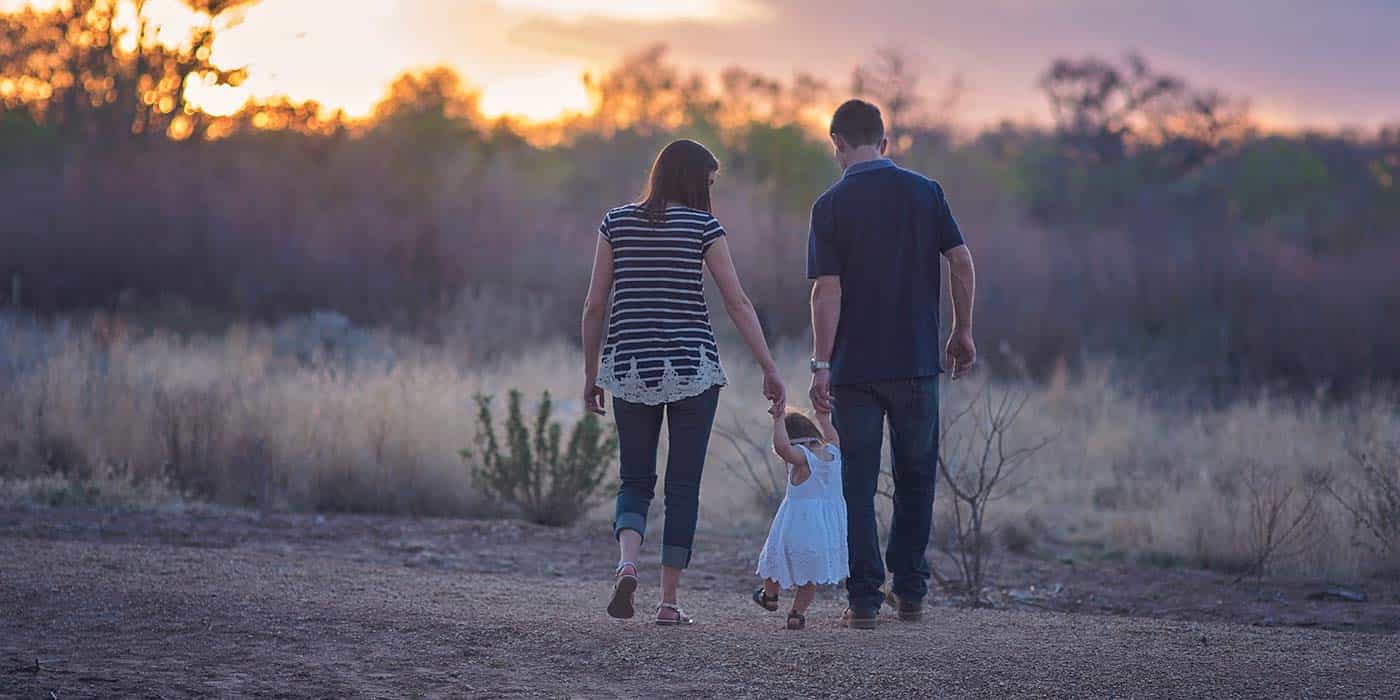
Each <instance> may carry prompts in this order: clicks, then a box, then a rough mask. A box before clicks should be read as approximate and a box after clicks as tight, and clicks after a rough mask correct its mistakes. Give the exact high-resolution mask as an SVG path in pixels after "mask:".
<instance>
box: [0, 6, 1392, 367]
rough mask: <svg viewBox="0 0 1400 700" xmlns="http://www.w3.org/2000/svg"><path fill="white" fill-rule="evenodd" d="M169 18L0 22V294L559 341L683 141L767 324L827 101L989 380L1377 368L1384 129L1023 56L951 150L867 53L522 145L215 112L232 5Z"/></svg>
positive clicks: (633, 78) (934, 91) (494, 133)
mask: <svg viewBox="0 0 1400 700" xmlns="http://www.w3.org/2000/svg"><path fill="white" fill-rule="evenodd" d="M188 4H190V5H191V6H192V7H193V8H194V9H195V10H197V11H199V12H201V13H202V15H201V16H203V17H205V18H207V20H208V21H207V22H205V23H204V24H203V25H201V26H200V27H198V28H196V29H195V30H193V31H192V33H191V36H189V37H187V38H186V39H185V40H184V41H183V42H177V43H174V44H172V43H170V42H168V41H157V40H156V39H155V38H154V28H153V27H151V26H149V25H148V24H147V23H146V22H145V21H144V20H141V19H140V18H141V17H143V15H142V13H141V10H142V7H143V5H144V3H142V2H139V1H136V2H134V3H133V0H74V1H73V2H70V3H66V4H64V5H63V6H61V7H59V8H58V9H54V10H47V11H36V10H31V9H24V10H19V11H16V12H12V13H8V14H0V207H3V211H4V212H5V215H4V217H3V221H0V274H3V275H4V279H5V280H6V281H8V282H11V283H10V284H5V285H3V287H4V291H3V292H0V300H3V301H5V302H6V303H8V304H17V305H22V306H23V307H25V308H28V309H31V310H34V311H37V312H40V313H61V312H67V311H72V310H76V309H88V308H108V309H118V310H120V309H140V308H149V307H153V306H158V305H161V304H167V303H170V300H179V302H180V303H183V304H189V305H193V306H194V307H195V308H198V309H201V310H203V312H204V313H205V314H206V315H207V316H210V317H213V316H220V315H222V316H226V317H230V318H233V317H236V318H253V319H270V318H276V317H278V316H281V315H286V314H292V313H302V312H305V311H308V310H314V309H324V308H331V309H336V310H338V311H341V312H342V313H345V314H347V315H349V316H350V317H352V318H353V319H355V320H356V321H358V322H361V323H366V324H382V325H388V326H393V327H395V328H398V329H400V330H403V331H405V332H413V333H418V334H421V335H423V336H424V337H427V338H430V339H431V338H433V337H434V336H435V335H440V334H441V327H440V326H441V322H440V319H441V318H442V317H443V316H444V315H445V314H447V313H449V312H450V311H451V310H453V309H454V308H457V307H459V306H460V305H462V304H470V303H472V302H471V301H470V300H471V299H473V298H477V295H479V294H481V293H482V290H494V291H501V292H503V293H504V294H506V295H507V297H506V298H514V299H527V298H528V299H530V300H531V306H530V308H531V313H532V314H535V315H542V316H544V317H547V318H548V319H550V321H549V323H551V324H554V325H557V327H558V329H559V333H560V334H568V333H571V332H572V331H571V329H572V328H573V326H574V316H575V315H576V309H575V308H574V307H576V306H577V300H578V299H579V298H581V294H582V290H583V289H584V287H585V285H586V275H587V272H588V269H587V268H588V260H589V257H590V255H591V250H592V246H593V245H594V236H593V233H592V232H593V231H595V230H596V226H597V219H598V217H600V216H601V213H602V212H603V211H604V210H605V209H606V208H608V207H609V206H611V205H613V204H616V203H618V202H621V201H625V200H628V199H631V198H634V197H635V196H636V195H637V193H638V192H639V190H640V189H641V186H642V183H643V178H644V176H645V171H646V167H647V165H648V164H649V163H650V159H651V157H652V156H653V155H654V154H655V152H656V150H657V149H658V148H659V147H660V146H661V145H663V144H664V143H665V142H666V141H668V140H670V139H672V138H675V137H677V136H689V137H693V138H697V139H699V140H701V141H702V142H705V143H706V144H708V145H710V146H712V147H713V148H714V150H715V151H716V152H717V153H718V154H719V155H720V157H721V159H722V160H723V162H724V166H723V168H724V174H723V178H722V180H721V183H720V184H719V185H718V186H717V189H716V193H715V195H716V210H717V211H716V213H717V214H718V215H719V216H720V218H721V220H722V221H724V223H725V224H726V226H727V228H728V229H729V230H730V231H731V234H732V238H731V240H732V242H733V244H734V246H735V248H736V251H737V254H738V256H739V261H740V265H741V268H742V270H741V271H742V272H743V274H744V276H745V281H746V284H748V285H749V286H750V287H751V290H750V291H751V294H752V295H753V296H754V297H755V299H756V300H758V302H759V304H760V306H761V307H762V313H763V317H764V321H765V323H766V324H767V325H769V326H770V328H772V329H773V330H774V331H776V332H779V333H784V334H800V333H801V332H802V329H803V328H804V327H805V279H804V270H803V261H804V258H805V253H806V245H805V239H806V218H807V207H808V206H809V205H810V202H811V201H812V199H813V198H815V197H816V195H817V194H819V193H820V192H821V191H822V189H824V188H825V187H826V186H827V185H828V184H829V183H830V182H831V181H833V180H834V179H835V178H836V177H837V176H838V175H839V173H838V172H837V171H836V167H835V165H834V164H833V163H832V161H831V158H830V156H829V145H828V144H827V143H825V141H824V137H823V135H822V133H821V129H820V128H819V127H817V126H814V125H819V124H820V123H821V121H822V119H823V118H824V116H825V114H826V112H827V110H829V108H830V107H831V106H832V105H833V104H834V103H836V102H837V101H839V100H840V99H842V98H844V97H846V96H848V95H850V94H858V95H863V96H866V97H869V98H871V99H873V100H875V101H876V102H877V103H879V104H881V105H882V106H883V107H884V109H885V111H886V115H887V118H888V121H889V122H890V130H891V136H892V143H893V146H894V149H895V154H894V155H895V157H896V158H897V159H898V160H899V161H900V162H901V163H904V164H907V165H909V166H911V167H914V168H917V169H919V170H922V171H924V172H927V173H929V174H930V175H932V176H934V177H935V178H937V179H939V180H940V182H941V183H942V184H943V185H944V187H945V189H947V191H948V192H949V193H950V197H951V201H952V203H953V206H954V211H955V214H956V215H957V216H958V218H959V220H960V222H961V223H962V225H963V227H964V229H965V231H966V232H967V235H968V238H969V241H970V242H971V243H972V244H973V245H974V248H975V250H977V252H978V257H979V266H980V267H981V268H982V270H983V280H984V281H985V285H984V287H983V289H984V291H983V293H982V295H981V302H982V303H981V304H980V305H979V306H980V308H981V309H982V310H983V313H982V317H981V319H980V323H979V326H980V327H981V328H982V333H983V335H984V337H985V338H987V339H989V340H992V341H993V342H994V345H993V346H992V352H991V353H989V354H990V356H991V357H990V359H991V360H992V363H993V364H994V365H997V366H999V367H1001V368H1002V369H1003V370H1005V371H1015V372H1023V373H1026V374H1028V375H1032V376H1044V375H1047V374H1049V373H1051V372H1054V371H1056V370H1057V368H1059V367H1064V366H1066V365H1068V366H1071V367H1072V366H1073V365H1074V364H1076V363H1077V362H1078V361H1079V360H1081V359H1082V358H1083V357H1084V356H1086V355H1087V354H1108V355H1113V356H1116V357H1120V358H1124V359H1125V360H1128V361H1131V362H1133V363H1135V364H1136V365H1137V366H1139V367H1141V369H1142V371H1143V372H1145V373H1146V374H1147V376H1149V377H1150V378H1156V380H1158V381H1160V382H1162V383H1172V382H1180V381H1186V382H1191V383H1200V384H1203V385H1205V386H1208V387H1211V388H1212V389H1214V390H1216V391H1217V392H1231V391H1234V390H1236V389H1239V388H1241V387H1251V386H1258V385H1259V384H1261V383H1276V382H1282V383H1285V384H1288V385H1290V386H1298V387H1303V388H1308V389H1312V388H1316V387H1317V386H1319V385H1323V384H1326V385H1330V386H1333V387H1356V386H1359V385H1363V384H1366V383H1369V382H1373V381H1378V380H1394V379H1396V378H1400V353H1396V352H1395V350H1394V348H1396V347H1400V291H1397V285H1395V284H1394V261H1395V260H1397V259H1400V256H1397V253H1400V241H1398V240H1397V236H1396V234H1397V232H1400V186H1397V183H1396V179H1397V176H1400V128H1391V129H1385V130H1381V131H1379V132H1377V133H1367V134H1363V133H1353V132H1347V131H1336V132H1321V131H1314V132H1305V133H1295V134H1282V133H1273V132H1269V131H1266V130H1263V129H1261V128H1259V127H1258V125H1257V124H1256V123H1255V122H1254V121H1253V120H1252V119H1251V117H1250V114H1249V109H1248V104H1247V103H1246V102H1245V101H1243V100H1240V99H1237V98H1233V97H1231V96H1228V95H1223V94H1221V93H1219V92H1217V91H1214V90H1210V89H1206V88H1201V87H1198V86H1195V85H1192V84H1190V83H1189V82H1188V81H1185V80H1183V79H1181V78H1179V77H1176V76H1171V75H1167V74H1164V73H1162V72H1160V71H1158V70H1156V69H1154V68H1153V67H1152V66H1151V65H1150V63H1149V62H1148V61H1147V60H1145V59H1144V58H1142V57H1140V56H1137V55H1129V56H1127V57H1124V58H1122V59H1120V60H1107V59H1103V58H1098V57H1088V58H1079V59H1059V60H1055V61H1053V62H1052V63H1051V64H1050V65H1049V66H1048V67H1047V69H1046V70H1045V71H1044V72H1043V73H1042V75H1041V76H1040V77H1039V83H1038V85H1039V87H1040V89H1041V91H1042V92H1043V94H1044V96H1045V98H1046V100H1047V103H1048V104H1049V106H1050V108H1051V114H1052V115H1053V117H1054V122H1053V124H1051V125H1032V124H1019V123H1013V122H1004V123H1000V124H995V125H990V126H986V127H983V128H981V129H980V130H978V131H976V132H974V133H968V132H967V131H966V130H964V129H959V128H958V127H956V126H954V123H955V121H956V120H955V115H956V110H957V107H958V104H959V102H960V99H961V95H962V93H963V90H962V87H963V86H962V85H961V83H960V81H959V80H958V79H957V77H956V76H946V75H937V74H933V73H930V72H929V71H927V70H924V69H923V68H922V67H921V66H920V64H919V63H918V61H916V60H914V59H913V58H911V57H910V56H908V55H907V54H902V53H900V52H898V51H877V52H875V53H874V54H872V56H871V58H870V60H869V61H867V62H866V63H865V64H863V65H861V66H857V67H855V68H853V70H852V73H851V75H850V76H849V79H848V80H845V81H842V80H823V79H819V78H817V77H813V76H806V75H799V76H795V77H793V78H792V79H789V80H780V79H775V78H772V77H770V76H765V75H762V74H759V73H755V72H753V71H749V70H746V69H744V68H742V67H735V68H731V69H729V70H727V71H724V72H723V73H722V74H721V75H720V76H718V79H709V78H707V77H706V76H703V75H701V74H698V73H694V72H690V71H687V70H686V69H684V68H682V67H680V66H677V65H675V64H674V63H673V62H671V61H670V60H668V58H667V56H666V52H665V49H664V47H660V46H658V47H653V48H650V49H647V50H644V51H641V52H638V53H635V54H633V55H630V56H628V57H626V58H625V59H624V60H622V61H621V62H619V63H618V64H617V65H615V66H613V67H612V68H610V69H609V70H606V71H603V72H601V73H599V74H595V75H590V76H586V77H585V78H584V80H585V85H586V88H587V90H588V91H589V94H590V96H591V100H592V103H593V106H594V109H592V110H591V111H590V112H588V113H587V114H583V115H573V116H570V117H567V118H561V119H560V120H557V121H555V122H553V123H549V124H542V125H524V124H519V123H515V122H512V121H511V120H509V119H504V120H490V119H486V118H485V117H483V116H482V114H481V112H480V110H479V108H478V101H477V94H476V93H475V92H474V91H473V90H472V89H471V87H470V86H469V82H468V81H466V80H464V79H463V78H462V77H461V76H459V75H457V74H456V73H455V72H453V71H452V70H450V69H447V68H438V69H432V70H427V71H420V72H413V73H408V74H405V75H403V76H400V77H399V78H398V79H396V80H395V81H394V82H393V83H392V84H391V85H390V86H388V87H387V88H386V91H385V94H384V97H383V99H382V100H381V101H380V103H379V104H378V105H377V107H376V108H375V110H374V112H373V114H372V115H371V116H370V117H369V118H367V119H363V120H350V119H347V118H346V117H345V116H344V115H343V114H339V113H335V112H330V111H328V110H326V109H324V108H323V107H322V106H320V105H317V104H315V103H298V102H293V101H290V100H286V99H271V100H264V101H250V102H249V103H248V104H247V105H245V106H244V108H243V109H241V110H240V111H238V112H237V113H236V114H233V115H231V116H227V117H216V116H213V115H209V114H206V113H203V112H202V111H201V110H199V109H198V107H197V106H196V105H193V104H190V103H189V102H188V101H187V100H185V98H184V95H185V88H186V87H187V86H188V85H189V84H190V83H191V82H192V81H197V80H198V81H206V82H215V83H224V84H230V85H234V84H237V83H239V82H240V81H241V80H243V79H244V78H245V77H246V75H245V74H244V72H243V71H242V70H240V69H238V68H236V67H234V68H229V67H221V66H217V65H214V64H212V63H211V62H210V60H209V57H210V55H211V52H212V47H213V44H214V41H215V40H216V35H217V29H216V27H217V26H218V25H217V22H216V19H217V18H219V17H221V16H223V13H226V12H229V11H232V10H236V9H237V7H238V6H239V5H241V4H246V3H240V2H230V1H228V0H223V1H220V0H191V2H190V3H188ZM128 5H130V6H134V7H135V9H136V10H137V13H136V15H135V16H136V17H137V18H138V21H137V22H136V23H135V25H134V26H126V25H123V26H122V27H118V26H117V23H116V22H115V21H114V18H115V17H116V16H117V13H118V12H119V11H120V10H121V8H122V7H123V6H128Z"/></svg>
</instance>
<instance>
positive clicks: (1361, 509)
mask: <svg viewBox="0 0 1400 700" xmlns="http://www.w3.org/2000/svg"><path fill="white" fill-rule="evenodd" d="M1352 465H1353V467H1354V469H1353V473H1352V474H1350V475H1348V478H1347V479H1346V480H1345V481H1346V485H1344V486H1342V487H1340V488H1338V487H1333V486H1331V485H1330V484H1329V485H1328V487H1327V492H1328V494H1329V495H1330V496H1331V497H1332V498H1333V500H1335V501H1336V502H1337V503H1339V504H1341V506H1342V507H1343V508H1345V509H1346V511H1347V513H1348V514H1350V515H1351V518H1352V522H1353V524H1354V526H1355V532H1356V544H1357V545H1359V546H1361V547H1363V548H1365V549H1366V550H1368V551H1370V552H1371V553H1373V554H1375V555H1376V556H1377V557H1378V558H1379V559H1380V560H1381V561H1382V562H1384V563H1383V565H1382V566H1384V567H1385V568H1388V569H1391V568H1393V569H1400V449H1398V448H1396V447H1395V446H1390V447H1389V448H1388V449H1387V450H1386V451H1385V453H1384V454H1376V453H1373V452H1363V451H1356V452H1353V453H1352Z"/></svg>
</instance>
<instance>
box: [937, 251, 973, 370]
mask: <svg viewBox="0 0 1400 700" xmlns="http://www.w3.org/2000/svg"><path fill="white" fill-rule="evenodd" d="M943 255H944V257H946V258H948V288H949V292H950V293H951V294H950V296H952V299H953V333H952V335H951V336H950V337H949V338H948V366H949V368H950V369H951V370H952V372H953V379H958V378H960V377H962V376H963V375H964V374H967V373H968V372H969V371H971V370H972V366H973V365H974V364H976V363H977V345H976V344H975V343H973V341H972V305H973V301H974V299H975V297H976V293H977V271H976V268H975V267H974V266H973V264H972V251H970V250H968V249H967V246H966V245H960V246H957V247H956V248H951V249H949V250H947V251H945V252H944V253H943Z"/></svg>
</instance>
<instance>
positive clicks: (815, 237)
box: [807, 197, 842, 279]
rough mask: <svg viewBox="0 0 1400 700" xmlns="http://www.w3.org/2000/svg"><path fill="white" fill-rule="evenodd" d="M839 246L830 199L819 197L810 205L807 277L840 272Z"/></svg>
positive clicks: (813, 277)
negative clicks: (810, 221) (810, 219)
mask: <svg viewBox="0 0 1400 700" xmlns="http://www.w3.org/2000/svg"><path fill="white" fill-rule="evenodd" d="M841 262H842V260H841V247H840V245H839V241H837V239H836V222H835V220H834V219H833V218H832V215H831V201H830V199H829V198H827V197H820V198H818V199H817V202H816V204H813V205H812V223H811V227H810V228H809V229H808V232H807V278H808V279H816V278H818V277H822V276H824V275H839V274H841V268H842V264H841Z"/></svg>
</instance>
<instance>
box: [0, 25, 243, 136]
mask: <svg viewBox="0 0 1400 700" xmlns="http://www.w3.org/2000/svg"><path fill="white" fill-rule="evenodd" d="M146 4H147V3H146V0H71V1H70V2H66V3H63V4H60V5H58V6H57V7H55V8H54V9H50V10H35V9H32V8H31V7H29V6H25V7H24V8H22V9H20V10H19V11H17V12H12V13H7V14H0V81H3V82H6V83H8V84H11V85H14V86H16V87H15V88H14V89H12V90H9V91H6V92H5V93H0V99H3V105H4V107H6V108H7V109H23V110H26V111H28V112H29V113H30V114H31V115H32V116H33V117H34V118H35V119H36V120H38V121H40V122H41V123H46V124H51V125H54V126H56V127H57V128H58V129H59V130H60V131H61V132H62V133H63V135H64V139H65V141H66V142H68V143H82V144H87V145H93V144H97V143H102V144H107V145H113V144H117V143H120V142H122V141H123V140H126V139H127V138H128V137H130V136H132V135H142V134H145V135H160V136H165V135H169V136H173V137H176V138H186V137H189V136H192V135H200V134H202V130H203V128H204V127H205V126H206V125H207V120H205V119H203V118H202V115H201V114H200V113H199V112H198V111H197V110H195V109H193V108H191V107H190V106H189V105H188V103H187V102H186V99H185V91H186V88H187V87H188V86H189V84H190V83H191V81H194V80H200V81H206V82H212V83H214V84H218V85H237V84H239V83H241V82H242V80H243V79H244V78H245V77H246V72H245V71H243V70H242V69H236V68H235V69H227V68H223V67H220V66H217V65H214V64H213V63H212V62H211V61H210V56H211V55H212V53H213V44H214V36H215V29H214V23H215V18H216V17H217V16H218V15H219V14H221V13H223V12H227V11H229V10H231V9H233V8H235V7H238V6H243V5H247V4H250V1H249V0H243V1H236V0H191V1H190V2H189V3H187V4H189V5H190V6H191V7H193V8H194V9H195V10H196V11H198V12H201V13H204V14H205V15H206V17H207V18H208V21H207V22H206V23H205V24H204V25H203V26H200V27H197V28H195V29H193V30H192V31H191V34H190V36H189V37H188V38H187V39H186V40H185V41H184V42H182V43H180V44H176V45H173V46H172V45H170V44H168V43H166V42H163V41H158V40H157V38H156V34H157V31H158V29H159V27H158V26H156V25H155V24H154V23H153V22H152V20H151V19H150V18H149V17H148V16H147V14H146V11H145V10H146ZM123 8H128V9H129V10H130V11H131V13H132V15H133V17H134V20H133V21H134V27H125V26H123V25H122V23H121V22H120V21H119V14H120V13H121V12H122V10H123Z"/></svg>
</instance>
